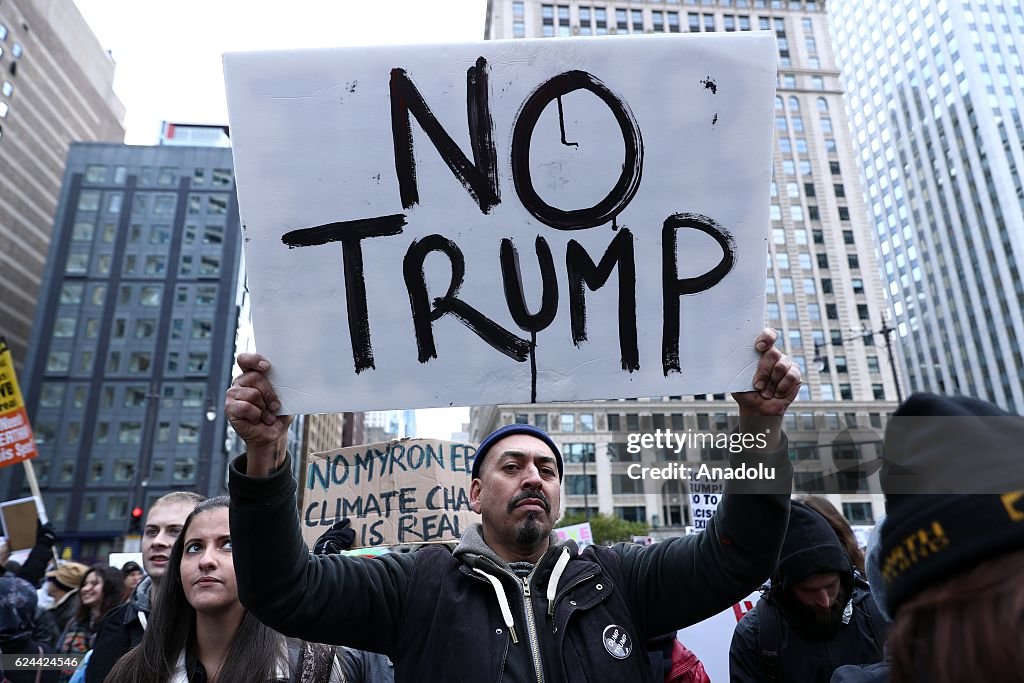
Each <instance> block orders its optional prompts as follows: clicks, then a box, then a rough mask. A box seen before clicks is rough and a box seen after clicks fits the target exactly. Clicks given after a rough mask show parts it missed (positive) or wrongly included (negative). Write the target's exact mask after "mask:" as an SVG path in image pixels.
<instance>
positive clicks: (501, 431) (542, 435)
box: [473, 424, 562, 481]
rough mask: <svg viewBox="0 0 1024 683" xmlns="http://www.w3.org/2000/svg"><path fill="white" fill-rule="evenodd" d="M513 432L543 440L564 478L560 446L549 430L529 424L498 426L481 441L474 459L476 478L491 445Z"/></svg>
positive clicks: (560, 478)
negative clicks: (549, 433) (556, 443)
mask: <svg viewBox="0 0 1024 683" xmlns="http://www.w3.org/2000/svg"><path fill="white" fill-rule="evenodd" d="M513 434H527V435H529V436H532V437H536V438H538V439H540V440H541V441H543V442H544V443H545V444H546V445H547V447H548V448H550V449H551V453H552V454H554V456H555V462H556V463H557V465H558V480H559V481H561V480H562V453H561V451H559V450H558V446H556V445H555V442H554V441H552V440H551V437H550V436H548V435H547V432H545V431H544V430H542V429H538V428H537V427H534V426H533V425H528V424H510V425H505V426H504V427H498V428H497V429H495V430H494V431H493V432H491V433H490V434H488V435H487V436H486V437H485V438H484V440H483V441H481V442H480V445H479V446H477V449H476V457H475V459H474V460H473V478H474V479H477V478H479V476H480V465H481V464H482V463H483V461H484V458H485V457H486V456H487V451H489V450H491V446H493V445H494V444H496V443H498V442H499V441H501V440H502V439H504V438H505V437H506V436H512V435H513Z"/></svg>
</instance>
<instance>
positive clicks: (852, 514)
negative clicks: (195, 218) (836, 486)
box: [843, 502, 875, 524]
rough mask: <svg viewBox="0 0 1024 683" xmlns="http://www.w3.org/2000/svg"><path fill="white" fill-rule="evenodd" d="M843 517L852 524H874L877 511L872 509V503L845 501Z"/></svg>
mask: <svg viewBox="0 0 1024 683" xmlns="http://www.w3.org/2000/svg"><path fill="white" fill-rule="evenodd" d="M843 517H846V520H847V521H848V522H850V524H874V523H875V513H874V512H872V510H871V503H868V502H863V503H843Z"/></svg>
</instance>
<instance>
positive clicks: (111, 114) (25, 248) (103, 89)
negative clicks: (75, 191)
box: [0, 0, 124, 373]
mask: <svg viewBox="0 0 1024 683" xmlns="http://www.w3.org/2000/svg"><path fill="white" fill-rule="evenodd" d="M113 81H114V62H113V60H112V59H111V58H110V55H109V54H107V52H106V51H104V50H103V49H102V48H101V47H100V44H99V41H98V40H97V39H96V36H94V35H93V33H92V31H91V30H90V29H89V26H88V25H87V24H86V23H85V20H84V19H83V18H82V15H81V14H79V12H78V9H77V8H76V7H75V4H74V2H71V1H70V0H4V2H2V3H0V272H2V273H3V276H2V277H0V334H3V335H4V336H6V337H7V342H8V344H10V346H11V351H12V354H13V356H14V363H15V368H16V369H17V371H18V372H19V373H21V372H22V369H23V364H24V362H25V357H26V353H27V349H28V343H29V338H30V334H31V326H32V318H33V315H34V314H35V310H36V301H37V300H38V299H39V294H40V281H41V279H42V276H43V267H44V264H45V262H46V254H47V251H48V249H49V246H50V231H51V229H52V227H53V219H54V214H55V212H56V208H57V199H58V197H59V195H60V191H61V177H62V175H63V172H64V160H65V159H66V157H67V153H68V145H69V144H70V143H71V142H73V141H79V140H81V141H89V140H104V141H117V142H120V141H122V140H124V124H123V122H124V106H123V105H122V104H121V101H120V100H118V99H117V96H116V95H114V91H113V90H112V88H111V86H112V84H113Z"/></svg>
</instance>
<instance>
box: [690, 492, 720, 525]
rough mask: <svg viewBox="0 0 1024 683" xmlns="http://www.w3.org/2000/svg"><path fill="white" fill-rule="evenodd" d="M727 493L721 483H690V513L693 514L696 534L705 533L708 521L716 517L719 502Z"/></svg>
mask: <svg viewBox="0 0 1024 683" xmlns="http://www.w3.org/2000/svg"><path fill="white" fill-rule="evenodd" d="M724 493H725V483H724V482H720V481H691V482H690V511H691V512H692V513H693V529H694V532H695V533H696V532H701V531H704V528H705V527H706V526H707V523H708V521H709V520H710V519H711V518H712V517H713V516H714V515H715V510H717V509H718V502H719V501H720V500H721V499H722V494H724Z"/></svg>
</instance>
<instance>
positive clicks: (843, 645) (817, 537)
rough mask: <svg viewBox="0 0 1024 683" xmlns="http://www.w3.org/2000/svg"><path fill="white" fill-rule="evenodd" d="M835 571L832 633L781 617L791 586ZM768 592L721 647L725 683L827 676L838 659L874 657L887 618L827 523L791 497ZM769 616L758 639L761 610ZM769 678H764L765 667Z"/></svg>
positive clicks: (806, 682)
mask: <svg viewBox="0 0 1024 683" xmlns="http://www.w3.org/2000/svg"><path fill="white" fill-rule="evenodd" d="M829 572H835V573H837V574H838V575H839V578H840V581H841V583H842V586H843V590H844V591H845V593H844V594H845V595H848V596H850V599H849V601H848V603H847V605H846V607H847V613H846V614H845V615H844V617H843V620H842V623H841V624H840V626H839V630H838V631H837V632H836V634H835V636H834V637H831V638H829V637H827V636H824V635H820V636H817V635H809V636H808V635H805V634H801V633H800V632H799V631H798V629H797V628H796V627H795V626H793V625H792V624H791V623H790V621H789V620H788V619H787V617H786V609H785V604H786V602H787V601H786V600H785V599H784V598H786V597H787V596H789V597H791V596H792V593H791V591H792V588H793V586H795V585H797V584H798V583H800V582H801V581H803V580H804V579H806V578H807V577H809V576H811V575H814V574H821V573H829ZM771 579H772V587H771V590H770V591H769V593H768V597H766V598H762V599H761V600H759V601H758V603H757V605H756V606H755V608H754V609H752V610H750V611H749V612H747V614H746V615H745V616H744V617H743V619H741V620H740V623H739V624H737V625H736V630H735V631H734V632H733V638H732V646H731V647H730V648H729V671H730V679H731V680H732V681H733V683H741V682H742V683H746V682H752V681H759V682H760V681H763V682H765V683H769V682H771V681H779V682H780V683H781V682H782V681H794V682H795V683H828V681H829V679H830V678H831V677H832V672H833V671H835V669H836V668H837V667H839V666H841V665H843V664H871V663H874V662H877V661H880V660H881V659H882V647H883V645H884V644H885V637H886V632H887V624H886V622H885V620H884V619H883V618H882V614H881V612H879V610H878V607H877V606H876V605H875V600H874V598H873V597H872V596H871V592H870V591H869V590H868V585H867V583H866V582H865V581H862V580H861V579H859V578H856V577H855V575H854V572H853V567H852V565H851V564H850V559H849V557H848V556H847V555H846V551H845V550H843V546H842V545H841V544H840V542H839V539H838V538H837V537H836V534H835V532H834V531H833V530H832V527H831V526H829V524H828V522H827V521H826V520H825V518H824V517H822V516H821V515H820V514H818V513H817V512H816V511H814V510H812V509H811V508H809V507H807V506H806V505H803V504H802V503H799V502H793V504H792V510H791V513H790V518H789V526H788V528H787V529H786V538H785V540H784V541H783V545H782V552H781V555H780V559H779V564H778V566H777V567H776V568H775V570H774V571H773V572H772V577H771ZM766 610H771V611H772V612H773V613H774V615H775V618H774V620H773V621H772V622H771V623H774V624H775V628H774V631H775V632H774V633H773V634H767V635H766V637H765V638H764V639H762V638H761V634H760V630H761V627H762V625H763V624H765V623H766V622H769V620H768V619H767V618H766V615H765V611H766ZM762 647H764V648H768V649H775V650H776V651H777V653H778V656H777V663H776V664H775V665H774V666H771V665H769V663H768V660H767V658H766V657H764V656H762V653H761V650H762ZM773 673H774V674H775V677H774V678H773V677H772V674H773Z"/></svg>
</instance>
